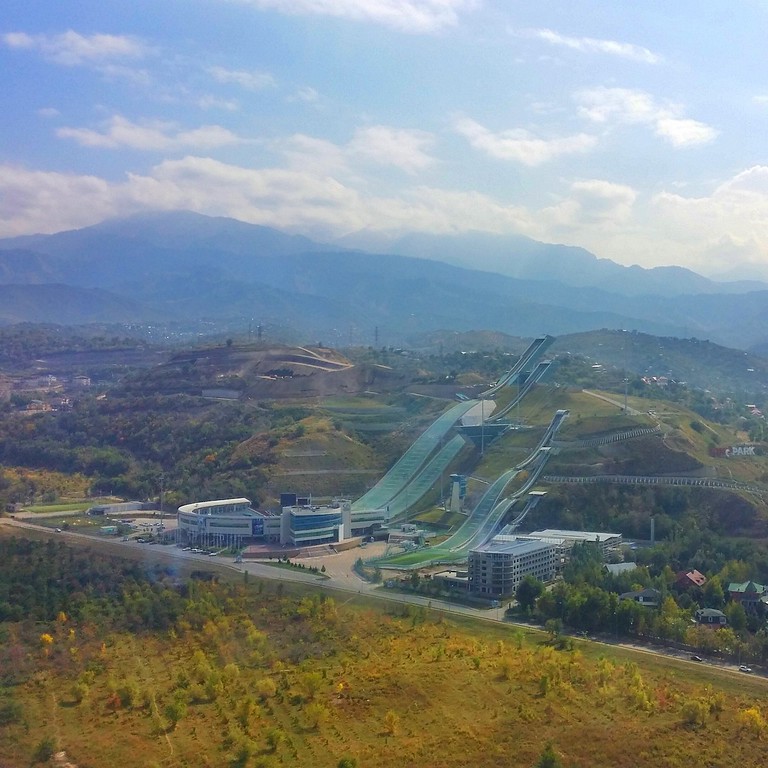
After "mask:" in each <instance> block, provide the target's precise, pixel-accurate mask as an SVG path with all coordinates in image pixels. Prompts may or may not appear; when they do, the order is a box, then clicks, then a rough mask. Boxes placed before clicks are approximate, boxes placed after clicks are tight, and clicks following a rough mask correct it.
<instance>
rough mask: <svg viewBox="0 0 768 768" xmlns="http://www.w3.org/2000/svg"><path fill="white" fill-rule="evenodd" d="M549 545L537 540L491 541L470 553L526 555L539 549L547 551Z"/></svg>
mask: <svg viewBox="0 0 768 768" xmlns="http://www.w3.org/2000/svg"><path fill="white" fill-rule="evenodd" d="M550 546H551V545H550V544H548V543H547V542H544V541H539V540H538V539H514V540H513V541H498V540H497V539H491V541H489V542H487V543H486V544H481V545H480V546H479V547H474V548H473V549H472V550H471V551H472V552H473V553H475V552H477V553H480V554H486V553H491V552H503V553H505V554H514V555H526V554H528V553H529V552H538V551H539V550H541V549H548V548H549V547H550Z"/></svg>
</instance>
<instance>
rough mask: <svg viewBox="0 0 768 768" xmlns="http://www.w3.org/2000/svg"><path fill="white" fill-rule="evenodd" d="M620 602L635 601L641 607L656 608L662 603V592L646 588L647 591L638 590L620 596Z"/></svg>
mask: <svg viewBox="0 0 768 768" xmlns="http://www.w3.org/2000/svg"><path fill="white" fill-rule="evenodd" d="M619 599H620V600H634V601H635V602H636V603H640V605H645V606H647V607H648V608H656V607H657V606H658V605H659V604H660V603H661V592H659V590H658V589H652V588H651V587H646V588H645V589H638V590H635V591H634V592H624V594H621V595H619Z"/></svg>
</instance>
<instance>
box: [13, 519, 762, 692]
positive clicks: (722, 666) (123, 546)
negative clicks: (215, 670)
mask: <svg viewBox="0 0 768 768" xmlns="http://www.w3.org/2000/svg"><path fill="white" fill-rule="evenodd" d="M0 526H6V527H11V528H17V529H21V530H30V531H35V532H37V533H38V534H40V535H43V536H51V537H60V538H62V539H63V540H64V541H68V542H70V543H73V544H81V545H98V546H99V548H100V549H103V550H111V551H113V552H116V553H117V554H120V553H122V554H127V555H130V557H131V558H135V557H136V556H137V554H138V555H140V556H141V557H144V558H145V559H146V561H147V562H152V563H159V564H162V565H168V564H169V563H173V562H176V563H185V564H187V565H188V566H189V565H192V566H193V565H194V564H195V563H199V565H200V566H201V568H202V567H205V566H207V567H208V568H214V569H216V570H219V569H222V568H223V569H226V570H231V571H233V572H236V573H245V572H247V573H249V574H252V575H253V576H257V577H259V578H264V579H273V580H278V581H284V582H292V583H303V584H309V585H312V586H315V587H318V588H321V589H327V590H333V591H334V592H339V593H342V594H346V595H348V596H349V600H353V599H354V597H355V595H361V596H362V595H364V596H365V597H368V598H372V599H375V600H382V601H385V602H388V603H402V604H410V605H419V606H423V607H425V608H429V609H431V610H433V611H437V612H439V613H442V614H454V615H461V616H467V617H470V618H472V619H476V620H479V621H490V622H495V623H502V624H506V625H508V626H510V627H514V628H515V629H522V630H524V631H526V632H528V633H532V634H533V633H536V634H540V635H544V634H546V633H545V632H544V631H543V630H541V629H538V628H537V627H533V626H531V625H529V624H524V623H518V622H511V621H508V620H507V619H506V618H505V616H504V610H503V608H502V607H501V606H500V607H499V608H491V609H488V608H473V607H471V606H465V605H458V604H456V603H449V602H446V601H444V600H438V599H435V598H431V597H427V596H422V595H412V594H408V593H400V592H394V591H392V590H386V589H384V588H382V587H380V586H378V585H375V584H371V583H369V582H367V581H364V580H363V579H361V578H360V577H359V576H358V575H357V574H356V573H355V572H354V571H353V572H351V573H349V574H346V575H342V574H334V575H333V576H332V577H331V578H327V577H326V576H325V575H322V576H318V575H315V574H310V573H307V572H306V571H304V570H299V569H297V570H293V569H290V568H277V567H275V566H271V565H266V564H264V563H235V562H233V561H232V558H230V557H227V558H224V557H209V556H207V555H198V554H195V553H193V552H184V551H182V550H181V549H179V548H178V547H171V546H162V545H154V546H152V545H150V544H135V543H133V542H124V541H118V540H115V539H105V538H103V537H101V536H90V535H87V534H83V533H74V532H72V531H63V532H62V533H55V532H54V531H53V530H52V529H50V528H42V527H40V526H37V525H32V524H31V523H26V522H24V521H22V520H12V519H10V518H0ZM577 639H578V640H579V641H580V642H592V643H599V644H601V645H605V646H615V647H619V648H622V649H624V650H629V651H633V652H635V653H645V654H652V655H655V656H665V657H667V658H670V659H674V660H675V661H676V662H678V663H680V664H685V665H694V666H697V667H702V666H705V667H706V668H707V669H711V670H712V671H716V672H721V673H724V674H733V675H736V676H741V677H744V678H745V681H746V680H747V679H750V680H754V681H755V682H757V681H761V682H763V683H766V684H768V678H765V677H762V676H760V675H749V676H747V675H744V673H742V672H739V671H738V669H737V668H736V666H732V665H729V664H728V663H727V662H723V663H721V662H719V661H705V662H695V661H692V660H690V659H689V658H688V654H687V653H682V652H681V651H677V650H674V649H660V648H659V649H657V648H647V647H643V646H638V645H635V644H632V643H624V642H618V641H616V642H613V641H610V640H606V639H603V640H597V639H592V638H589V639H587V638H577Z"/></svg>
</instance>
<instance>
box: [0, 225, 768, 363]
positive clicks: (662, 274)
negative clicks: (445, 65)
mask: <svg viewBox="0 0 768 768" xmlns="http://www.w3.org/2000/svg"><path fill="white" fill-rule="evenodd" d="M353 246H354V247H353ZM363 246H365V248H366V250H362V247H363ZM458 263H464V264H467V263H471V264H473V265H474V267H475V268H474V269H468V268H466V266H464V267H462V266H457V264H458ZM237 319H242V322H243V324H244V325H247V324H248V323H249V322H251V321H253V322H256V323H261V324H263V325H266V326H269V325H270V324H274V325H278V326H281V327H290V328H294V329H296V330H297V331H298V332H299V333H300V334H303V335H305V336H307V337H308V338H311V339H322V340H323V341H325V342H327V343H331V344H333V343H335V342H341V341H343V342H344V343H346V342H347V341H349V340H354V341H356V342H358V343H365V344H372V343H374V329H375V328H378V329H379V340H380V343H382V344H403V343H407V342H408V339H409V337H410V336H412V335H413V334H416V333H423V332H425V331H430V330H436V329H444V330H449V331H466V330H471V329H494V330H499V331H503V332H505V333H509V334H513V335H518V336H532V335H536V334H540V333H545V332H546V333H551V334H554V335H560V334H565V333H575V332H581V331H588V330H592V329H597V328H617V329H621V328H625V329H629V330H638V331H643V332H646V333H651V334H655V335H659V336H679V337H691V336H694V337H697V338H702V339H712V340H713V341H717V342H718V343H721V344H726V345H729V346H732V347H737V348H741V349H747V348H751V347H753V346H757V345H764V344H765V343H766V341H768V331H766V330H765V329H766V320H768V286H766V285H765V284H761V283H749V282H738V283H718V282H715V281H712V280H709V279H707V278H704V277H702V276H701V275H697V274H696V273H694V272H691V271H690V270H687V269H682V268H679V267H661V268H655V269H642V268H640V267H636V266H635V267H623V266H620V265H619V264H616V263H615V262H612V261H609V260H607V259H598V258H597V257H595V256H594V255H593V254H591V253H589V252H588V251H585V250H583V249H581V248H572V247H568V246H563V245H547V244H544V243H538V242H536V241H533V240H529V239H527V238H522V237H501V236H493V235H486V234H480V233H478V234H467V235H460V236H456V237H446V236H441V237H438V236H435V237H433V236H427V235H412V236H409V237H405V238H400V239H397V240H391V241H388V242H384V241H383V240H381V239H377V238H374V237H372V236H370V235H368V234H366V233H359V234H358V235H356V236H354V237H352V236H350V237H348V238H345V240H344V242H343V243H342V244H333V245H331V244H323V243H317V242H314V241H312V240H309V239H307V238H305V237H301V236H296V235H288V234H285V233H282V232H279V231H277V230H274V229H270V228H268V227H260V226H255V225H252V224H245V223H243V222H239V221H235V220H232V219H224V218H210V217H206V216H201V215H199V214H194V213H189V212H172V213H156V214H152V215H142V216H135V217H131V218H127V219H119V220H111V221H106V222H103V223H102V224H98V225H96V226H93V227H87V228H85V229H80V230H73V231H68V232H60V233H57V234H53V235H34V236H24V237H16V238H7V239H4V240H0V322H3V323H12V322H20V321H31V322H61V323H71V324H76V323H87V322H104V323H109V322H121V323H122V322H136V323H141V322H160V321H169V320H179V321H182V322H200V321H212V322H214V323H215V322H217V321H225V320H226V321H230V322H231V321H233V320H237Z"/></svg>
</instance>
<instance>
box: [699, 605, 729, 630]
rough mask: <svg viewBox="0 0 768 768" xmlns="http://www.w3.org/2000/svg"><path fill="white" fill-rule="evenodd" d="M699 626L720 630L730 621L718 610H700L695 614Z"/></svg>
mask: <svg viewBox="0 0 768 768" xmlns="http://www.w3.org/2000/svg"><path fill="white" fill-rule="evenodd" d="M694 619H695V621H696V623H697V624H700V625H701V626H703V627H713V628H715V629H719V628H720V627H724V626H726V625H727V624H728V619H727V618H726V616H725V614H724V613H723V612H722V611H718V610H717V609H716V608H699V609H698V610H697V611H696V613H695V614H694Z"/></svg>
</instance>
